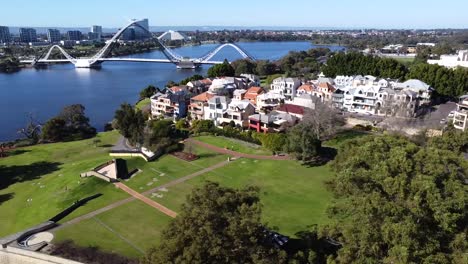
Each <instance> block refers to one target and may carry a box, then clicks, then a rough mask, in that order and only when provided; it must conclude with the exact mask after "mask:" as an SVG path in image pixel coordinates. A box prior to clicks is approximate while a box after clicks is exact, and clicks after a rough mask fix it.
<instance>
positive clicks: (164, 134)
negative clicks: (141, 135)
mask: <svg viewBox="0 0 468 264" xmlns="http://www.w3.org/2000/svg"><path fill="white" fill-rule="evenodd" d="M179 138H180V135H179V134H178V133H177V130H176V129H175V127H174V124H173V122H172V121H171V120H167V119H163V120H153V121H151V122H150V124H149V125H148V132H147V133H146V134H145V139H144V146H145V147H146V148H148V149H150V150H152V151H155V152H156V151H162V152H163V153H166V152H169V150H170V147H172V146H174V145H176V144H177V142H178V141H179Z"/></svg>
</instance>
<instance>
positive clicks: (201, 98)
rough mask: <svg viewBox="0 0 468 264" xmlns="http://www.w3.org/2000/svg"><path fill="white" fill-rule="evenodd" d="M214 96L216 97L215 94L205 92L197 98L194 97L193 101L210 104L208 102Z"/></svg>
mask: <svg viewBox="0 0 468 264" xmlns="http://www.w3.org/2000/svg"><path fill="white" fill-rule="evenodd" d="M214 96H215V95H214V94H211V93H208V92H204V93H201V94H199V95H197V96H194V97H192V101H199V102H208V100H210V99H211V98H212V97H214Z"/></svg>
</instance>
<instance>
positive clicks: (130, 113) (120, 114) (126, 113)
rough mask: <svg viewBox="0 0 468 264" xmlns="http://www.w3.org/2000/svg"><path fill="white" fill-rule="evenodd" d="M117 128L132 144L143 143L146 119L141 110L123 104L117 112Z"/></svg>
mask: <svg viewBox="0 0 468 264" xmlns="http://www.w3.org/2000/svg"><path fill="white" fill-rule="evenodd" d="M115 120H116V126H117V127H116V128H117V129H118V130H119V132H120V134H122V135H123V136H124V137H125V138H127V139H129V141H130V143H132V144H135V145H138V144H142V143H143V136H144V128H145V118H144V116H143V113H142V112H141V111H140V110H137V109H135V108H134V107H132V106H131V105H130V104H122V105H121V106H120V109H118V110H117V111H116V112H115Z"/></svg>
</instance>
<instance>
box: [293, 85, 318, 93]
mask: <svg viewBox="0 0 468 264" xmlns="http://www.w3.org/2000/svg"><path fill="white" fill-rule="evenodd" d="M314 88H315V87H314V86H313V85H312V84H303V85H301V86H299V88H297V90H298V91H306V92H312V91H313V90H314Z"/></svg>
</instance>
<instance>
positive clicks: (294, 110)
mask: <svg viewBox="0 0 468 264" xmlns="http://www.w3.org/2000/svg"><path fill="white" fill-rule="evenodd" d="M276 110H277V111H278V112H285V113H291V114H297V115H303V114H304V107H302V106H298V105H293V104H283V105H282V106H280V107H279V108H278V109H276Z"/></svg>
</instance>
